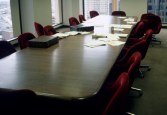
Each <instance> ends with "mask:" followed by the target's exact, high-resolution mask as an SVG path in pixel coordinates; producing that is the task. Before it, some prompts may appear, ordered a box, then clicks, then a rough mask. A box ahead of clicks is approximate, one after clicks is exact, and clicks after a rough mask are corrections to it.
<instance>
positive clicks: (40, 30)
mask: <svg viewBox="0 0 167 115" xmlns="http://www.w3.org/2000/svg"><path fill="white" fill-rule="evenodd" d="M34 26H35V30H36V32H37V35H38V36H42V35H45V33H44V28H43V26H42V25H41V24H39V23H37V22H34Z"/></svg>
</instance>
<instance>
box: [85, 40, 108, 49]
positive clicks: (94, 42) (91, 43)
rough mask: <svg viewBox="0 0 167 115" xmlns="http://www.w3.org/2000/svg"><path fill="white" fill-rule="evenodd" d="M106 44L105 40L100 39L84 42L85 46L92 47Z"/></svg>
mask: <svg viewBox="0 0 167 115" xmlns="http://www.w3.org/2000/svg"><path fill="white" fill-rule="evenodd" d="M104 45H106V43H105V42H103V41H98V40H95V41H90V42H88V43H86V44H84V46H87V47H91V48H94V47H98V46H104Z"/></svg>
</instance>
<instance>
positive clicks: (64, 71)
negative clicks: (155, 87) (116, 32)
mask: <svg viewBox="0 0 167 115" xmlns="http://www.w3.org/2000/svg"><path fill="white" fill-rule="evenodd" d="M90 40H92V35H91V34H88V35H76V36H69V37H66V38H64V39H62V40H60V41H59V43H58V44H56V45H53V46H51V47H49V48H26V49H24V50H20V51H17V52H16V53H14V54H12V55H10V56H8V57H6V58H3V59H1V60H0V68H1V69H0V73H1V74H0V88H8V89H30V90H33V91H34V92H36V93H37V94H38V95H46V96H53V97H57V98H62V99H67V100H71V99H84V98H88V97H91V96H93V95H95V94H96V93H98V91H99V90H100V88H101V86H102V85H103V82H104V81H105V79H106V77H107V75H108V73H109V71H110V69H111V68H112V66H113V64H114V62H115V60H116V58H117V56H118V55H119V53H120V51H121V49H122V47H123V45H120V46H110V45H106V46H99V47H95V48H90V47H86V46H84V44H85V43H87V42H89V41H90Z"/></svg>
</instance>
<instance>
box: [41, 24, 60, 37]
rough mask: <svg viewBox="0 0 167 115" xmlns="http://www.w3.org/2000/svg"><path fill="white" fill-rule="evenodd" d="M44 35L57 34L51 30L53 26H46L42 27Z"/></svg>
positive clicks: (53, 29)
mask: <svg viewBox="0 0 167 115" xmlns="http://www.w3.org/2000/svg"><path fill="white" fill-rule="evenodd" d="M44 33H45V35H53V34H56V33H57V32H56V30H55V28H53V26H51V25H47V26H45V27H44Z"/></svg>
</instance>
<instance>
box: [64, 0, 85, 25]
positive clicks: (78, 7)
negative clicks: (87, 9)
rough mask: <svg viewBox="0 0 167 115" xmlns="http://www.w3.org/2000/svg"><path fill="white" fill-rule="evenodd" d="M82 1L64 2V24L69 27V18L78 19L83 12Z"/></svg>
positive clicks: (67, 0)
mask: <svg viewBox="0 0 167 115" xmlns="http://www.w3.org/2000/svg"><path fill="white" fill-rule="evenodd" d="M82 9H83V8H82V0H64V1H63V24H64V25H69V20H68V19H69V17H72V16H73V17H76V18H77V19H78V15H79V14H81V13H82V12H83V10H82Z"/></svg>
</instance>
